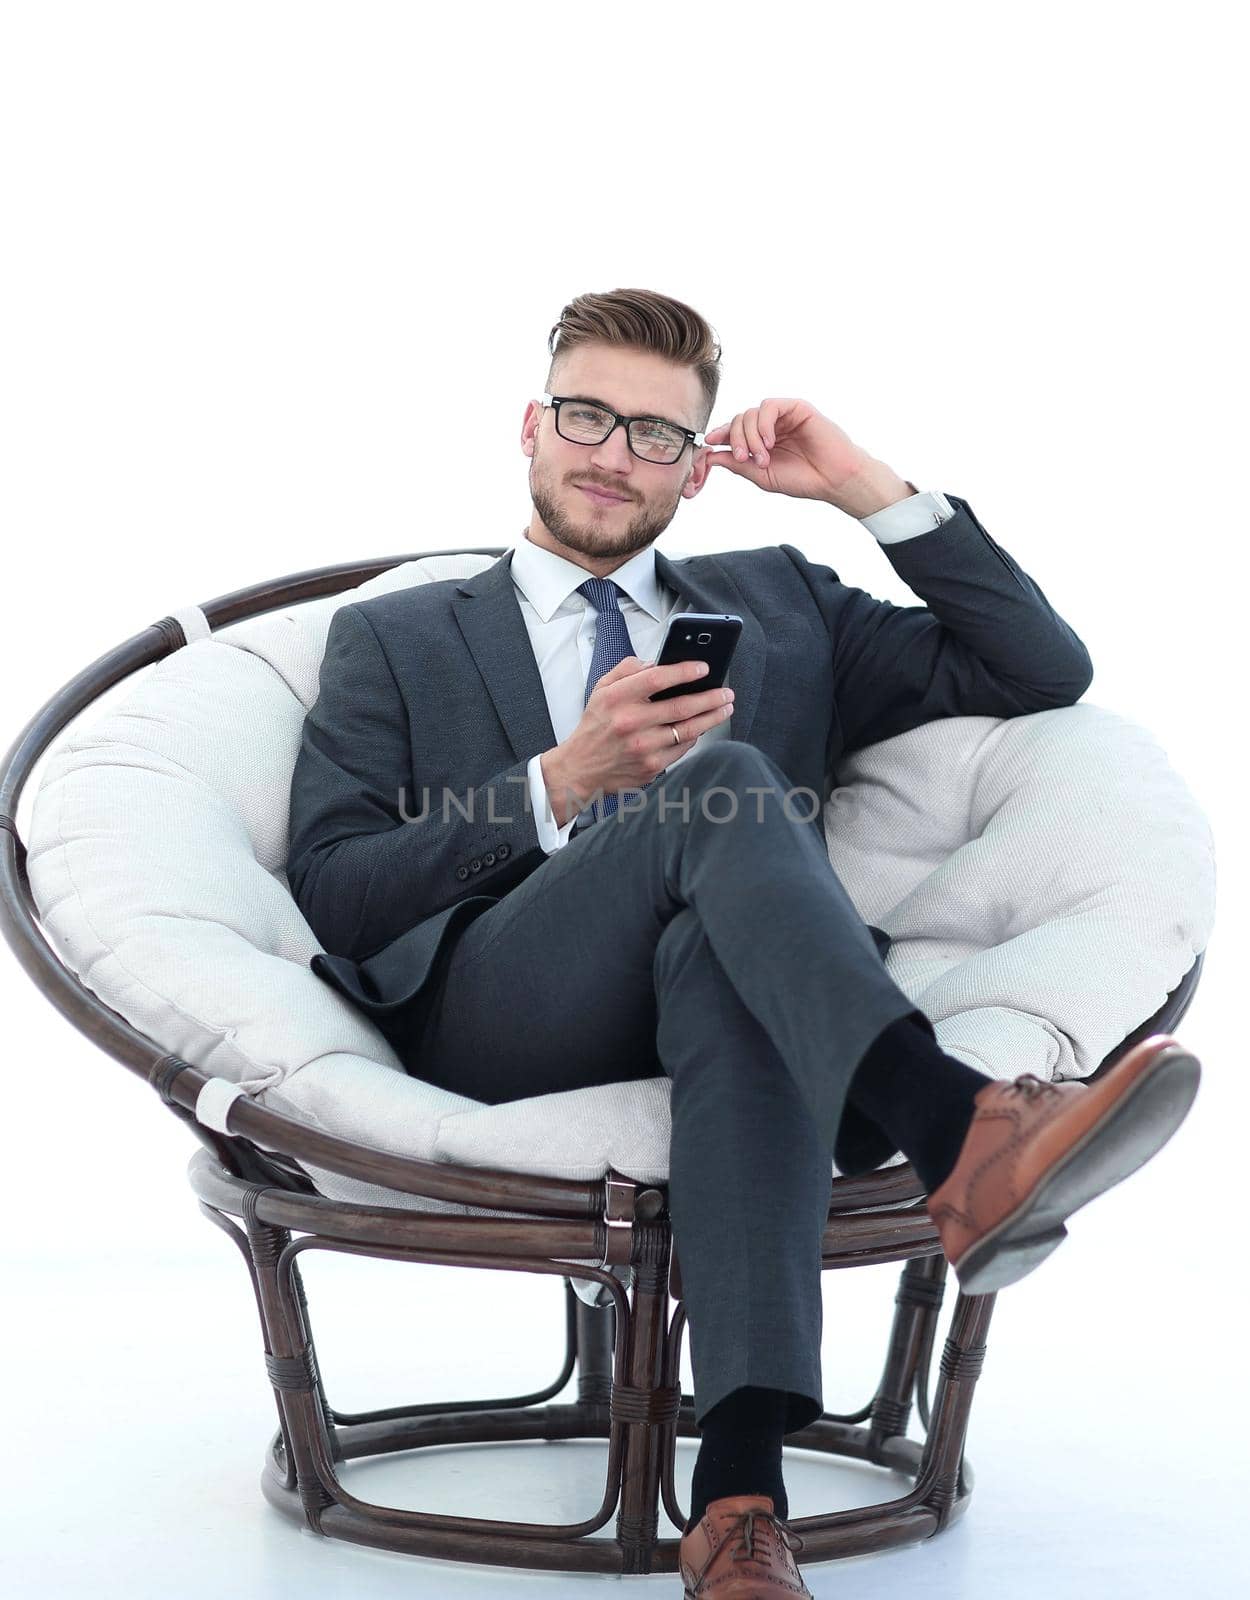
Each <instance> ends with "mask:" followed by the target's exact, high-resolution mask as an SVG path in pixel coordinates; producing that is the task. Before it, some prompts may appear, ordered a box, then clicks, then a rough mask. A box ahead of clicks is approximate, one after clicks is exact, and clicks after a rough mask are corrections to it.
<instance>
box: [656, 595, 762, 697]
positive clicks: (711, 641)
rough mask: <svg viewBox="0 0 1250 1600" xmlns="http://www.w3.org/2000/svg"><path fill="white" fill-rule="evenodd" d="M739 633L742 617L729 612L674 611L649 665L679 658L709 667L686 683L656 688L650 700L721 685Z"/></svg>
mask: <svg viewBox="0 0 1250 1600" xmlns="http://www.w3.org/2000/svg"><path fill="white" fill-rule="evenodd" d="M741 632H742V618H741V617H738V616H734V615H733V614H732V613H731V612H728V611H675V612H674V613H673V615H672V616H671V617H670V618H669V619H668V632H667V633H666V634H665V635H664V643H663V644H662V645H661V646H660V653H659V655H658V656H656V658H655V661H654V662H653V663H652V665H653V666H657V667H671V666H675V665H676V664H677V662H679V661H706V662H707V664H708V670H707V671H706V672H705V673H704V674H703V676H702V677H701V678H695V679H693V680H692V681H691V682H689V683H673V684H670V685H669V687H668V688H667V689H659V690H657V691H656V693H655V694H653V695H652V696H651V699H652V700H672V699H673V698H674V697H675V696H677V695H679V694H699V693H701V692H702V691H703V690H704V689H719V688H721V687H722V685H723V684H724V682H725V674H726V673H727V672H728V671H729V662H730V660H731V658H732V656H733V653H734V648H735V646H736V645H737V643H738V636H739V634H740V633H741Z"/></svg>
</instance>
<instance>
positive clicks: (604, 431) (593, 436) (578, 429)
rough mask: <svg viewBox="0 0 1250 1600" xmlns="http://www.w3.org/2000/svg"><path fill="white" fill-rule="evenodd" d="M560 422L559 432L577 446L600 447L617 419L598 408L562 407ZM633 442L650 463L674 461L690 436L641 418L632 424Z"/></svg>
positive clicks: (559, 414)
mask: <svg viewBox="0 0 1250 1600" xmlns="http://www.w3.org/2000/svg"><path fill="white" fill-rule="evenodd" d="M556 420H557V422H558V423H559V432H560V433H561V434H563V435H564V437H565V438H566V439H569V440H571V441H572V442H573V443H575V444H599V443H600V442H601V441H602V440H604V439H606V438H607V435H608V429H609V428H610V427H611V426H612V423H613V421H614V420H615V419H614V418H613V417H612V416H611V415H610V414H609V413H608V412H606V411H603V410H601V409H600V408H599V407H598V406H588V405H570V404H569V403H568V402H567V401H566V402H565V403H564V404H563V405H561V407H560V409H559V412H558V413H557V416H556ZM629 442H630V443H631V444H632V445H633V447H634V449H635V451H636V452H637V453H638V454H639V455H640V456H642V457H643V458H644V459H645V460H647V461H661V462H671V461H676V459H677V457H678V456H679V455H680V454H681V452H682V451H683V450H684V449H685V446H686V436H685V434H684V433H681V432H680V431H679V430H678V429H677V428H673V427H670V426H669V424H668V423H665V422H660V421H658V420H656V419H653V418H650V417H639V418H637V419H636V420H635V421H633V422H631V423H630V425H629Z"/></svg>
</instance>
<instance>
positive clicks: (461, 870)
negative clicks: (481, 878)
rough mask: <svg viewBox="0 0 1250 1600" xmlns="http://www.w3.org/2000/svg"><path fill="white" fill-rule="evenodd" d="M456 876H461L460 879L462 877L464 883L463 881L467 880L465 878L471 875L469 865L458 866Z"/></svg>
mask: <svg viewBox="0 0 1250 1600" xmlns="http://www.w3.org/2000/svg"><path fill="white" fill-rule="evenodd" d="M456 876H457V877H458V878H459V879H460V881H461V882H462V883H463V881H464V880H465V879H466V878H467V877H468V876H469V869H468V867H457V868H456Z"/></svg>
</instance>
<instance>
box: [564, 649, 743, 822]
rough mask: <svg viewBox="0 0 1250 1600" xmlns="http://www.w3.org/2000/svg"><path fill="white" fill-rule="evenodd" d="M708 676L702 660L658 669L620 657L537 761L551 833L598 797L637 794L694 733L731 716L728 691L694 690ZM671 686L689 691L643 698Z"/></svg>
mask: <svg viewBox="0 0 1250 1600" xmlns="http://www.w3.org/2000/svg"><path fill="white" fill-rule="evenodd" d="M707 672H708V666H707V663H706V662H705V661H677V662H673V663H672V664H671V665H669V666H662V667H661V666H654V665H652V664H651V663H650V662H647V661H640V660H639V658H638V657H637V656H626V657H625V658H624V660H622V661H618V662H617V664H616V666H614V667H613V668H612V669H611V671H610V672H605V673H604V674H603V676H602V677H601V678H600V679H599V680H598V682H597V683H596V684H595V686H594V688H593V689H592V690H591V694H590V699H589V700H587V702H586V706H585V709H584V710H583V712H582V715H581V720H580V721H579V722H578V724H577V726H576V728H574V729H573V732H572V733H571V734H570V735H569V736H568V738H567V739H565V740H563V741H562V742H561V743H560V744H558V745H556V746H554V748H552V749H551V750H547V751H545V752H544V753H543V756H542V760H541V766H542V773H543V781H544V783H545V784H546V785H547V793H548V795H549V796H550V798H551V810H552V813H553V814H554V816H555V819H556V824H557V826H559V827H563V826H564V824H565V823H566V822H567V821H568V820H569V818H570V817H575V816H576V815H577V813H578V812H579V811H581V810H582V809H583V808H584V807H585V806H587V805H588V804H589V803H590V801H591V800H592V799H593V798H594V796H595V795H596V793H597V792H598V791H600V790H602V792H603V793H604V794H614V793H616V792H617V791H618V790H621V789H642V788H644V787H645V786H646V785H647V784H648V783H650V782H651V780H652V779H653V778H657V777H659V775H660V773H661V772H663V771H664V770H665V769H666V768H667V767H670V766H671V765H672V764H673V762H674V761H675V760H676V759H677V757H678V756H680V755H682V754H684V753H685V751H687V750H688V749H689V748H690V746H691V745H692V744H693V743H694V741H695V740H696V739H697V738H698V737H699V735H700V734H701V733H703V732H704V731H705V730H706V729H708V728H712V727H715V726H716V724H717V723H718V722H724V720H725V719H726V717H728V716H730V715H731V714H732V712H733V697H734V692H733V690H732V689H704V690H700V689H699V687H698V682H699V679H700V678H703V677H706V676H707ZM674 684H688V685H689V692H688V693H685V694H678V695H674V696H673V697H672V698H671V699H668V700H659V701H653V700H651V699H650V696H651V695H653V694H654V693H655V692H656V690H657V689H667V688H669V687H670V685H674ZM674 728H676V730H677V740H674V738H673V733H672V729H674Z"/></svg>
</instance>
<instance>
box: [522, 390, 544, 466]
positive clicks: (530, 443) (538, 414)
mask: <svg viewBox="0 0 1250 1600" xmlns="http://www.w3.org/2000/svg"><path fill="white" fill-rule="evenodd" d="M542 417H543V413H542V407H541V406H540V405H539V403H538V401H537V400H531V401H530V402H529V404H528V405H527V406H526V408H525V415H524V417H523V418H522V419H521V449H522V450H523V451H524V452H525V454H526V455H527V456H532V455H533V454H534V434H535V433H537V432H538V425H539V423H540V422H541V421H542ZM531 418H532V419H533V423H534V431H533V433H531V434H530V435H529V437H528V438H527V437H526V434H525V429H526V428H527V427H528V426H529V423H530V420H531Z"/></svg>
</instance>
